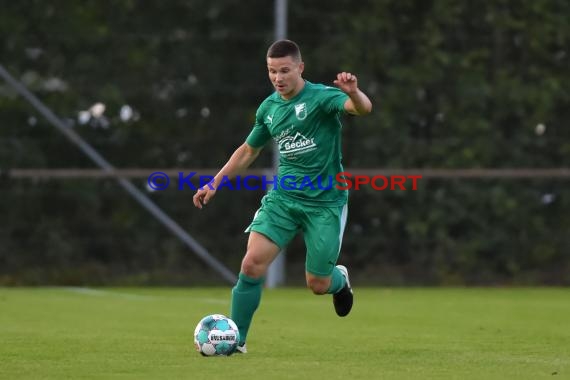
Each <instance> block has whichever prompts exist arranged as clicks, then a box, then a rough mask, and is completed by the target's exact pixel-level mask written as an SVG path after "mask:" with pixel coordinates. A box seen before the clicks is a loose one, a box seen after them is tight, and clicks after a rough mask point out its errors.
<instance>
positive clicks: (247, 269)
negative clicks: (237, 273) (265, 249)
mask: <svg viewBox="0 0 570 380" xmlns="http://www.w3.org/2000/svg"><path fill="white" fill-rule="evenodd" d="M266 271H267V265H265V263H264V261H263V260H259V259H257V258H256V257H255V256H253V255H247V254H246V255H245V257H244V258H243V260H242V262H241V272H242V273H243V274H245V275H246V276H248V277H251V278H259V277H262V276H263V275H264V274H265V272H266Z"/></svg>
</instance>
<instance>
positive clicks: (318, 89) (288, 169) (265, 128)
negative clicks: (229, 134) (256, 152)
mask: <svg viewBox="0 0 570 380" xmlns="http://www.w3.org/2000/svg"><path fill="white" fill-rule="evenodd" d="M347 98H348V95H346V94H345V93H344V92H342V91H341V90H339V89H337V88H335V87H329V86H325V85H322V84H313V83H311V82H309V81H305V86H304V87H303V89H302V90H301V91H300V92H299V93H298V94H297V95H295V97H293V98H291V99H288V100H285V99H283V98H281V96H280V95H279V93H277V92H274V93H273V94H272V95H270V96H269V97H267V99H265V100H264V101H263V103H261V105H260V106H259V108H258V109H257V113H256V116H255V125H254V127H253V129H252V131H251V133H250V134H249V136H248V137H247V139H246V142H247V144H249V145H250V146H252V147H254V148H259V147H262V146H264V145H265V144H266V143H267V142H268V141H269V140H270V139H271V138H272V139H273V140H274V141H275V142H276V143H277V146H278V148H279V170H278V173H277V178H276V180H275V183H274V190H273V191H275V192H277V193H278V194H279V195H282V196H284V197H286V198H288V199H292V200H295V201H298V202H301V203H303V204H307V205H322V206H340V205H343V204H345V203H346V201H347V196H348V192H347V190H339V189H337V187H336V186H337V175H338V173H341V172H342V171H343V168H342V163H341V161H342V152H341V128H342V124H341V122H340V116H341V115H343V114H344V113H345V111H344V103H345V102H346V100H347ZM270 180H272V181H273V179H270Z"/></svg>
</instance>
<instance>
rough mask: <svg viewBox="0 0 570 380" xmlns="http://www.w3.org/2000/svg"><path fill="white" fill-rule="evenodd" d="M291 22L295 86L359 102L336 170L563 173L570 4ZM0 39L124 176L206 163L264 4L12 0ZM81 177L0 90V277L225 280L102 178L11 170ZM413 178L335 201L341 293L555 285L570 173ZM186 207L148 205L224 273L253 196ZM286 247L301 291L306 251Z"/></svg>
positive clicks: (174, 200) (223, 140)
mask: <svg viewBox="0 0 570 380" xmlns="http://www.w3.org/2000/svg"><path fill="white" fill-rule="evenodd" d="M288 19H289V26H288V30H289V38H291V39H293V40H295V41H297V42H298V43H299V45H300V46H301V49H302V53H303V58H304V61H305V63H306V70H305V77H306V78H307V79H309V80H311V81H313V82H323V83H329V84H330V83H332V80H333V79H334V77H335V75H336V73H337V72H338V71H341V70H346V71H350V72H353V73H356V74H357V75H358V77H359V83H360V85H361V87H362V88H363V90H364V91H366V92H367V93H368V94H369V95H370V97H371V98H372V100H373V103H374V107H375V108H374V112H373V114H372V115H370V116H367V117H364V118H351V117H347V118H346V119H345V121H344V125H345V128H344V132H343V138H344V162H345V167H353V168H531V167H532V168H548V167H569V166H570V128H569V126H568V120H570V91H569V89H570V71H569V70H568V67H570V65H569V58H568V55H569V54H570V51H569V49H570V24H569V23H568V20H569V19H570V3H569V2H568V1H566V0H539V1H530V0H529V1H526V0H525V1H514V0H489V1H478V2H464V1H457V0H439V1H438V0H432V1H430V0H424V1H413V0H377V1H371V0H368V1H367V0H363V1H358V2H354V1H349V0H328V1H326V2H325V1H321V0H319V1H311V2H298V1H290V2H289V18H288ZM0 34H1V35H2V40H1V42H0V63H1V64H2V65H4V66H5V67H6V68H7V69H8V70H9V71H10V72H11V73H12V74H13V75H15V76H16V77H17V78H18V79H20V80H21V81H22V82H23V83H24V84H25V85H26V86H27V87H28V88H29V89H31V90H32V91H33V92H34V93H35V94H36V95H37V96H38V97H39V98H40V99H41V100H42V101H43V102H45V103H46V104H47V105H48V106H49V107H50V108H51V109H52V110H53V111H54V112H55V113H56V114H57V115H58V116H60V117H61V118H62V120H64V122H65V123H67V125H68V126H69V128H73V129H74V130H75V131H77V132H78V133H79V134H80V135H81V136H83V137H84V138H85V139H86V140H87V141H88V142H89V143H90V144H92V145H93V146H94V147H95V148H96V149H98V150H99V151H100V152H101V153H102V155H103V156H104V157H105V158H107V159H108V160H109V161H110V162H111V163H113V164H114V165H115V166H116V167H118V168H180V170H183V169H184V168H219V167H220V166H221V165H223V163H224V162H225V161H226V160H227V158H228V157H229V154H230V153H231V152H232V151H233V150H234V149H235V148H236V147H237V146H238V145H239V144H241V143H242V142H243V140H244V138H245V137H246V136H247V134H248V133H249V130H250V127H251V125H252V122H253V119H254V115H255V111H256V108H257V106H258V104H259V103H260V102H261V101H262V100H263V99H264V98H265V97H266V96H267V95H268V94H269V93H270V91H271V87H270V85H269V82H268V80H267V75H266V67H265V52H266V49H267V47H268V45H269V44H270V43H271V42H272V41H273V2H268V1H262V0H252V1H248V2H242V1H237V0H223V1H205V0H193V1H189V0H186V1H182V0H173V1H168V2H158V1H144V2H142V1H133V0H115V1H112V2H108V3H105V4H102V3H101V2H99V1H94V0H88V1H82V2H59V3H57V4H48V3H45V2H42V1H39V0H26V1H20V2H6V3H5V4H3V7H2V12H0ZM97 103H101V105H104V109H102V108H101V105H99V106H97V107H94V105H95V104H97ZM270 151H271V149H267V151H266V152H265V153H264V154H263V155H262V157H260V159H259V160H258V162H256V163H255V165H254V166H255V167H257V168H262V167H269V166H271V157H272V156H271V152H270ZM93 167H94V165H93V164H92V163H91V162H90V161H89V160H88V159H87V158H86V157H84V155H83V154H82V153H81V152H80V151H79V150H78V149H77V148H76V147H75V146H72V145H71V144H70V143H69V142H68V141H67V140H66V139H65V138H64V137H63V136H61V135H60V134H59V133H58V132H57V131H56V130H55V129H54V128H52V127H51V126H50V125H49V124H48V122H47V121H46V120H44V119H43V118H42V117H41V116H40V115H39V114H37V113H36V112H35V110H34V109H33V108H32V107H31V106H30V105H29V104H28V103H27V102H26V101H24V100H23V99H22V98H20V97H18V96H17V95H16V93H15V91H14V90H13V89H11V88H10V87H9V86H8V85H7V84H6V83H3V82H2V83H0V169H2V173H3V175H2V176H1V177H0V194H1V198H0V211H1V215H2V228H1V229H0V243H1V244H0V284H219V283H221V280H220V279H218V278H217V277H216V275H215V274H213V272H212V271H211V270H210V269H208V268H206V267H205V265H204V264H203V263H202V262H201V261H199V260H198V259H197V258H196V257H195V256H194V255H193V254H192V253H191V252H189V251H188V249H187V248H186V247H185V246H183V245H182V244H181V243H180V242H178V241H177V240H176V238H174V237H173V236H172V235H171V234H170V233H169V232H168V231H166V230H165V229H164V228H163V227H162V226H160V225H159V224H158V223H157V222H156V221H155V220H153V219H152V218H151V217H150V216H149V214H147V213H146V211H144V210H142V209H140V208H139V207H138V206H137V204H136V203H135V202H134V201H133V200H131V199H130V198H129V197H128V196H127V195H126V194H125V193H124V192H123V191H122V190H121V188H120V187H119V186H118V185H117V184H116V183H115V182H114V181H113V180H111V179H104V180H100V179H99V180H96V179H82V180H78V179H67V180H55V179H50V180H38V179H35V180H34V179H29V180H26V179H14V178H10V175H9V170H10V169H13V168H93ZM149 174H150V172H149ZM145 183H146V178H141V179H140V180H136V181H135V184H136V185H138V186H140V187H141V189H144V188H145ZM419 183H420V185H419V189H418V190H417V191H405V192H398V191H390V192H386V191H385V192H374V191H368V190H365V191H359V192H354V193H353V194H352V195H351V199H350V215H349V224H348V226H347V230H346V232H345V239H344V249H343V254H342V258H341V261H342V262H343V263H346V264H348V265H350V266H352V267H353V268H354V270H353V272H354V275H355V278H356V281H359V282H360V283H363V284H364V283H367V284H396V285H398V284H565V285H568V284H570V189H569V186H568V179H536V180H507V179H489V180H480V179H479V180H478V179H453V180H443V179H438V180H436V179H423V180H420V182H419ZM192 194H193V193H192V192H191V191H189V190H188V191H176V190H174V188H171V189H170V190H167V191H163V192H152V193H149V196H150V197H151V198H152V199H153V200H154V201H155V202H156V203H157V204H158V205H159V206H161V207H162V208H163V209H164V210H165V211H166V212H168V213H169V214H170V215H171V216H172V217H173V218H174V219H175V220H176V221H177V222H178V223H180V224H181V225H182V226H183V227H184V228H185V229H187V230H188V231H189V232H190V233H191V234H193V236H194V237H195V238H196V239H198V240H199V241H200V242H201V243H202V244H203V245H204V246H205V247H206V248H207V249H208V250H210V252H211V253H212V254H213V255H214V256H216V257H218V258H219V259H220V260H222V261H223V262H225V263H226V264H227V265H228V266H229V267H230V268H231V269H233V270H235V271H236V273H237V271H238V268H239V263H240V260H241V257H242V255H243V252H244V249H245V243H246V239H247V236H246V235H245V234H243V232H242V231H243V229H244V228H245V227H246V226H247V224H248V223H249V221H250V219H251V217H252V215H253V213H254V211H255V210H256V208H257V207H258V204H259V199H260V197H261V196H262V195H263V194H262V193H259V192H245V191H242V192H219V193H218V195H217V196H216V200H215V202H213V203H212V204H211V205H209V206H208V209H207V210H203V211H197V210H196V209H194V207H193V206H192V204H191V196H192ZM287 255H288V266H287V269H288V281H289V283H290V284H301V283H302V281H303V265H304V246H303V243H302V240H301V239H296V240H295V241H294V242H293V243H292V244H291V246H290V248H289V250H288V253H287Z"/></svg>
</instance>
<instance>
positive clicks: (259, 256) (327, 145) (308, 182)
mask: <svg viewBox="0 0 570 380" xmlns="http://www.w3.org/2000/svg"><path fill="white" fill-rule="evenodd" d="M266 60H267V69H268V72H269V79H270V80H271V83H272V84H273V86H274V87H275V92H274V93H273V94H272V95H270V96H269V97H267V98H266V99H265V100H264V101H263V102H262V103H261V105H260V106H259V108H258V109H257V113H256V118H255V124H254V126H253V129H252V130H251V132H250V134H249V136H248V137H247V139H246V140H245V142H244V144H243V145H241V146H240V147H239V148H237V149H236V151H235V152H234V153H233V154H232V156H231V157H230V159H229V160H228V162H227V163H226V164H225V165H224V167H223V168H222V169H221V170H220V171H219V172H218V173H217V174H216V176H215V177H214V179H213V181H212V182H211V184H210V186H204V187H203V188H202V189H199V190H198V191H197V192H196V194H195V195H194V197H193V202H194V205H195V206H196V207H198V208H199V209H201V208H202V207H203V206H204V205H206V204H208V202H210V200H211V199H212V197H213V196H214V195H215V194H216V189H217V187H218V185H219V184H220V183H221V182H222V180H223V179H224V178H226V180H227V178H233V177H235V176H237V175H238V174H240V173H241V172H243V171H244V170H245V169H247V168H248V167H249V166H250V165H251V164H252V163H253V161H254V160H255V159H256V158H257V157H258V156H259V153H260V152H261V150H262V149H263V147H264V146H265V144H266V143H267V142H268V141H269V140H271V139H273V140H274V141H275V142H276V143H277V145H278V147H279V156H280V157H279V168H278V175H277V181H276V182H277V183H276V184H275V185H274V189H273V190H272V191H269V192H268V193H267V194H266V195H265V196H264V197H263V199H262V201H261V207H260V208H259V210H258V211H257V212H256V213H255V216H254V217H253V221H252V222H251V224H250V226H249V227H248V228H247V230H246V232H249V233H250V234H249V240H248V244H247V251H246V253H245V256H244V258H243V260H242V263H241V269H240V273H239V279H238V281H237V284H236V285H235V287H234V288H233V289H232V302H231V318H232V319H233V320H234V321H235V322H236V324H237V326H238V328H239V332H240V343H239V347H238V351H239V352H242V353H245V352H247V350H246V347H245V342H246V338H247V333H248V330H249V327H250V324H251V320H252V318H253V315H254V313H255V311H256V310H257V307H258V306H259V303H260V300H261V291H262V286H263V282H264V276H265V275H266V272H267V269H268V267H269V265H270V264H271V262H272V261H273V260H274V259H275V257H276V256H277V255H278V254H279V252H280V251H281V249H282V248H284V247H285V246H286V245H287V244H288V243H289V242H290V241H291V240H292V239H293V238H294V237H295V235H296V234H297V233H298V232H300V231H302V232H303V235H304V240H305V245H306V249H307V252H306V261H305V277H306V282H307V286H308V287H309V288H310V289H311V290H312V291H313V293H315V294H332V298H333V304H334V308H335V311H336V313H337V314H338V315H339V316H341V317H344V316H346V315H348V313H349V312H350V310H351V308H352V303H353V293H352V288H351V286H350V281H349V277H348V271H347V269H346V267H345V266H343V265H336V263H337V260H338V257H339V252H340V247H341V242H342V236H343V233H344V226H345V223H346V215H347V198H348V194H347V191H346V190H339V189H337V187H336V186H329V185H330V182H329V179H334V178H336V176H337V174H338V173H341V172H342V171H343V168H342V163H341V160H342V154H341V128H342V125H341V122H340V116H341V115H343V114H346V113H348V114H352V115H365V114H368V113H370V112H371V110H372V103H371V102H370V99H369V98H368V97H367V96H366V95H365V94H364V93H363V92H362V91H361V90H360V89H359V88H358V81H357V78H356V76H355V75H354V74H351V73H348V72H341V73H339V74H337V77H336V80H334V82H333V83H334V85H335V86H336V87H329V86H325V85H322V84H314V83H311V82H309V81H307V80H305V79H303V76H302V74H303V69H304V63H303V60H302V58H301V52H300V50H299V47H298V45H297V44H296V43H295V42H293V41H290V40H279V41H276V42H274V43H273V44H272V45H271V46H270V47H269V49H268V51H267V57H266ZM285 179H286V181H285Z"/></svg>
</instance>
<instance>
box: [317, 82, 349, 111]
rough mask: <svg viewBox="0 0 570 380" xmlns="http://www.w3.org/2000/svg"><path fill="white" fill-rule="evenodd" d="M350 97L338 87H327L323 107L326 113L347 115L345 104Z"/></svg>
mask: <svg viewBox="0 0 570 380" xmlns="http://www.w3.org/2000/svg"><path fill="white" fill-rule="evenodd" d="M347 99H348V95H347V94H346V93H344V92H342V91H341V90H339V89H338V88H336V87H329V86H327V87H325V89H324V90H323V91H322V100H321V107H323V109H324V110H325V112H326V113H345V110H344V103H346V100H347Z"/></svg>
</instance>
